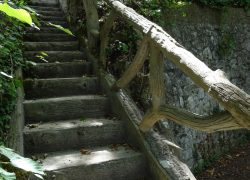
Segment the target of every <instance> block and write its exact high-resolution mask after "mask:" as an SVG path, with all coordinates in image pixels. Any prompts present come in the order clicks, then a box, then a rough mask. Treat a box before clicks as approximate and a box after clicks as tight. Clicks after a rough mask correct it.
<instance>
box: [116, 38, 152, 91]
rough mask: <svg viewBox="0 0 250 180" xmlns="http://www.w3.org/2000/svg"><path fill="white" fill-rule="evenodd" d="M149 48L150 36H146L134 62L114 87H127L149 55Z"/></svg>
mask: <svg viewBox="0 0 250 180" xmlns="http://www.w3.org/2000/svg"><path fill="white" fill-rule="evenodd" d="M148 49H149V45H148V38H147V37H146V36H145V37H144V39H143V40H142V42H141V45H140V47H139V49H138V51H137V52H136V55H135V58H134V60H133V62H132V63H131V64H130V66H129V68H128V69H127V70H126V71H125V72H124V74H123V75H122V77H121V78H120V79H119V80H118V81H117V82H116V83H115V85H114V87H113V88H114V89H121V88H125V87H126V86H127V85H128V84H129V82H130V81H131V80H132V79H133V78H134V77H135V76H136V74H137V73H138V72H139V70H140V69H141V68H142V66H143V64H144V62H145V60H146V58H147V56H148V51H149V50H148Z"/></svg>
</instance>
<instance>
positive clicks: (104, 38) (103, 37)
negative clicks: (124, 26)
mask: <svg viewBox="0 0 250 180" xmlns="http://www.w3.org/2000/svg"><path fill="white" fill-rule="evenodd" d="M115 18H116V14H115V12H114V10H112V11H111V12H110V14H109V16H108V18H107V20H106V22H105V24H104V25H103V27H102V29H101V32H100V44H101V45H100V55H99V59H100V64H101V66H102V67H103V68H104V69H106V66H107V62H106V58H107V55H106V49H107V47H108V42H109V33H110V31H111V29H112V26H113V23H114V20H115Z"/></svg>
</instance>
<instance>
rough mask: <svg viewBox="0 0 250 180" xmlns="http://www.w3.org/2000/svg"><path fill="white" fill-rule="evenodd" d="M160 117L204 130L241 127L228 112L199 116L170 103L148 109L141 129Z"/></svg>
mask: <svg viewBox="0 0 250 180" xmlns="http://www.w3.org/2000/svg"><path fill="white" fill-rule="evenodd" d="M161 119H169V120H171V121H174V122H176V123H177V124H180V125H185V126H188V127H191V128H193V129H196V130H199V131H204V132H209V133H211V132H216V131H224V130H234V129H240V128H242V127H241V126H239V125H238V124H237V123H235V118H234V117H233V116H232V115H231V114H230V113H228V112H221V113H217V114H214V115H210V116H201V115H198V114H195V113H192V112H189V111H186V110H183V109H179V108H176V107H173V106H170V105H165V106H161V107H160V109H159V111H157V112H154V111H152V110H151V111H150V112H149V113H147V114H146V116H145V118H144V120H143V121H142V123H141V124H140V128H141V130H142V131H144V132H145V131H148V130H149V129H150V128H151V127H152V126H153V125H154V123H156V122H157V121H159V120H161Z"/></svg>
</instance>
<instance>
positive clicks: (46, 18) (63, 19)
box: [39, 15, 66, 22]
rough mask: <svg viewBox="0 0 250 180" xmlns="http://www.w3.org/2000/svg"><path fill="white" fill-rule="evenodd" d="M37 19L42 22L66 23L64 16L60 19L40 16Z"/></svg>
mask: <svg viewBox="0 0 250 180" xmlns="http://www.w3.org/2000/svg"><path fill="white" fill-rule="evenodd" d="M39 18H40V19H42V20H44V21H65V22H66V18H65V17H64V16H62V17H54V16H43V15H40V16H39Z"/></svg>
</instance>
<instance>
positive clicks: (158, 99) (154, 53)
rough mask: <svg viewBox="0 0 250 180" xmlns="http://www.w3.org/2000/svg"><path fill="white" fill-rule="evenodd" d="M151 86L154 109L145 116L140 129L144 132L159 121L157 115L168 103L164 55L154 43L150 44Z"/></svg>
mask: <svg viewBox="0 0 250 180" xmlns="http://www.w3.org/2000/svg"><path fill="white" fill-rule="evenodd" d="M149 86H150V92H151V94H152V109H151V110H150V112H148V113H147V114H146V115H145V116H144V118H143V120H142V122H141V124H140V129H141V130H142V131H144V132H146V131H148V130H149V129H150V128H151V127H152V126H153V125H154V124H155V123H156V122H157V121H158V120H159V119H158V114H157V113H158V112H159V109H160V107H161V106H162V105H165V101H166V99H165V83H164V61H163V54H162V52H161V51H160V50H159V48H157V47H156V46H155V45H154V44H153V43H152V42H151V43H150V59H149Z"/></svg>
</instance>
